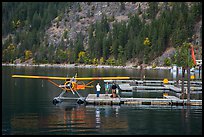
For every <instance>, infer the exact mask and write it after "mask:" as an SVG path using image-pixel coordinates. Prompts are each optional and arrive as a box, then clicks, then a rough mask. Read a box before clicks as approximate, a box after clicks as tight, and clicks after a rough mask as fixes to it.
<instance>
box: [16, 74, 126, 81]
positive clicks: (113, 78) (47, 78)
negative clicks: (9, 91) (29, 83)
mask: <svg viewBox="0 0 204 137" xmlns="http://www.w3.org/2000/svg"><path fill="white" fill-rule="evenodd" d="M12 78H33V79H46V80H67V79H72V78H71V77H70V78H67V77H49V76H29V75H12ZM74 79H75V80H79V81H80V80H81V81H82V80H122V79H130V77H84V78H74Z"/></svg>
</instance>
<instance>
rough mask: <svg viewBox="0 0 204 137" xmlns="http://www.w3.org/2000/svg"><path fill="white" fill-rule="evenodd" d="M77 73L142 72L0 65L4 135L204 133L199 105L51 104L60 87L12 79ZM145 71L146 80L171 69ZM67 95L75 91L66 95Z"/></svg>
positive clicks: (136, 74)
mask: <svg viewBox="0 0 204 137" xmlns="http://www.w3.org/2000/svg"><path fill="white" fill-rule="evenodd" d="M75 73H77V74H78V77H86V76H87V77H93V76H132V77H133V76H134V77H140V74H141V72H140V71H139V70H132V69H126V70H125V69H82V68H44V67H2V134H3V135H16V134H28V135H30V134H37V135H39V134H42V135H47V134H48V135H49V134H50V135H55V134H58V135H64V134H66V135H76V134H77V135H78V134H91V135H98V134H119V135H201V134H202V106H188V107H187V106H155V105H154V106H151V105H121V106H93V105H86V106H85V105H78V104H76V102H75V100H71V101H67V102H63V103H61V104H58V105H53V104H52V99H53V98H54V97H55V96H58V95H59V94H60V92H61V91H60V89H58V88H57V87H55V86H54V85H52V84H51V83H49V82H47V81H42V80H39V79H14V78H11V75H12V74H26V75H47V76H63V77H64V76H69V77H71V76H73V75H75ZM144 73H145V75H146V77H148V78H160V79H163V78H168V79H173V78H174V76H173V75H172V74H171V73H170V71H169V70H145V72H144ZM58 83H60V82H58ZM95 83H96V82H95ZM95 83H94V84H95ZM100 83H101V85H103V84H104V83H103V81H100ZM102 89H104V87H103V88H102ZM79 93H80V94H81V95H83V96H86V95H88V94H89V93H94V89H86V90H84V91H79ZM68 96H74V95H72V94H69V93H68Z"/></svg>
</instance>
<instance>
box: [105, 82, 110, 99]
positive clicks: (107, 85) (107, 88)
mask: <svg viewBox="0 0 204 137" xmlns="http://www.w3.org/2000/svg"><path fill="white" fill-rule="evenodd" d="M105 91H106V96H108V92H109V84H108V82H106V84H105Z"/></svg>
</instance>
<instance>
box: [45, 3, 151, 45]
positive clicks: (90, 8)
mask: <svg viewBox="0 0 204 137" xmlns="http://www.w3.org/2000/svg"><path fill="white" fill-rule="evenodd" d="M139 6H140V8H141V12H145V11H146V9H147V8H148V3H147V2H123V3H122V4H121V2H75V3H74V4H73V5H72V7H71V8H70V9H67V11H65V13H64V15H62V16H58V17H56V18H55V19H54V20H53V21H52V25H51V27H50V28H49V29H48V30H47V31H46V34H47V35H46V38H47V39H48V43H49V45H51V44H52V45H54V46H58V45H59V43H60V42H61V41H64V42H67V41H68V40H74V39H75V38H76V36H77V33H79V32H81V33H82V34H83V35H84V36H85V39H84V45H87V43H88V33H87V32H88V27H89V26H90V25H91V24H93V23H95V22H96V21H98V20H101V18H102V15H103V14H104V15H106V16H107V18H108V19H110V18H113V17H114V20H112V22H110V28H111V24H112V23H113V22H115V21H118V22H120V21H127V20H128V19H129V18H128V15H129V14H134V13H137V12H138V7H139ZM65 32H66V33H67V35H66V36H64V34H65Z"/></svg>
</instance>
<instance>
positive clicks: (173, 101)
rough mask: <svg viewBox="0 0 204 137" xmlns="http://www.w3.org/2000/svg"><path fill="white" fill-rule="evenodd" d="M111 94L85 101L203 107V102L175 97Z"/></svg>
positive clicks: (92, 102)
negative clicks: (114, 96)
mask: <svg viewBox="0 0 204 137" xmlns="http://www.w3.org/2000/svg"><path fill="white" fill-rule="evenodd" d="M110 95H111V94H108V96H106V95H105V94H100V96H99V97H96V94H89V95H88V96H87V97H86V99H85V101H86V104H93V105H121V104H138V105H198V106H201V105H202V100H190V102H189V103H188V102H187V99H179V98H177V97H175V96H168V95H167V96H164V98H121V97H117V98H111V97H110Z"/></svg>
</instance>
